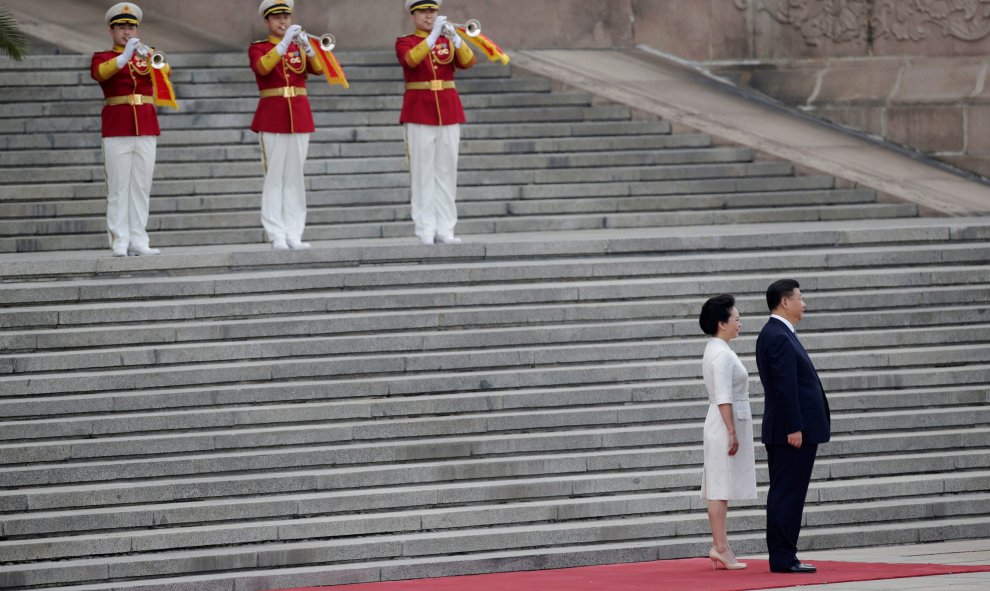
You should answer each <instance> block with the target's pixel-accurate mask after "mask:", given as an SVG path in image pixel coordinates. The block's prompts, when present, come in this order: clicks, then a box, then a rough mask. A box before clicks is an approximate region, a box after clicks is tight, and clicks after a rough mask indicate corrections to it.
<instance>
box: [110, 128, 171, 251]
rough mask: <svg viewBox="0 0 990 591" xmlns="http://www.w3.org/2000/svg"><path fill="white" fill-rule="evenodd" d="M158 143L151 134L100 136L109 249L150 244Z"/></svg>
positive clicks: (144, 246)
mask: <svg viewBox="0 0 990 591" xmlns="http://www.w3.org/2000/svg"><path fill="white" fill-rule="evenodd" d="M157 146H158V138H157V137H155V136H153V135H142V136H134V137H105V138H103V159H104V162H105V164H106V171H107V231H108V232H109V234H110V247H111V248H117V247H120V246H122V247H127V246H133V247H136V248H147V247H148V246H149V240H148V232H147V230H146V228H147V226H148V208H149V205H150V201H151V180H152V178H154V176H155V152H156V148H157Z"/></svg>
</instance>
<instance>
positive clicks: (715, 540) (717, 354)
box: [698, 294, 756, 570]
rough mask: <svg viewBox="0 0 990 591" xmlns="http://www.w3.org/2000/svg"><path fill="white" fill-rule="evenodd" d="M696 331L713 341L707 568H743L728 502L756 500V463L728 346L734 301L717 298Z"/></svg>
mask: <svg viewBox="0 0 990 591" xmlns="http://www.w3.org/2000/svg"><path fill="white" fill-rule="evenodd" d="M698 323H699V324H700V325H701V330H703V331H704V332H705V334H707V335H709V336H711V337H712V338H711V339H710V340H709V341H708V345H707V346H706V347H705V357H704V360H703V361H702V373H703V375H704V377H705V388H706V389H707V390H708V403H709V406H708V416H707V418H706V419H705V432H704V447H705V471H704V474H703V475H702V478H701V498H703V499H707V500H708V522H709V524H711V528H712V549H711V550H710V551H709V552H708V557H709V558H711V560H712V568H715V567H716V565H717V564H718V563H721V564H722V566H724V567H725V568H727V569H730V570H736V569H742V568H746V564H745V563H742V562H739V561H738V560H736V557H735V555H734V554H733V553H732V550H731V549H730V548H729V538H728V525H727V521H728V512H729V501H730V500H740V499H755V498H756V459H755V456H754V453H753V419H752V416H751V412H750V408H749V375H748V374H747V373H746V367H745V366H743V364H742V362H741V361H739V357H737V356H736V354H735V352H734V351H733V350H732V348H731V347H730V346H729V341H731V340H732V339H734V338H736V337H737V336H739V328H740V326H741V325H740V323H739V310H737V309H736V299H735V298H734V297H732V296H731V295H728V294H723V295H718V296H715V297H713V298H711V299H709V300H708V301H707V302H705V305H704V306H703V307H702V308H701V315H700V317H699V318H698Z"/></svg>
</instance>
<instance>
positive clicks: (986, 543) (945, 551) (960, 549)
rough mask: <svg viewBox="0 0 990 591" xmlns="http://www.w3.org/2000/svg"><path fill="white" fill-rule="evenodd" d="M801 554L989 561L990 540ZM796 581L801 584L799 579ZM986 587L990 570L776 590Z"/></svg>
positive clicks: (961, 590)
mask: <svg viewBox="0 0 990 591" xmlns="http://www.w3.org/2000/svg"><path fill="white" fill-rule="evenodd" d="M766 557H767V556H766V555H762V556H754V558H764V559H765V558H766ZM800 557H801V560H804V561H806V562H810V563H812V564H814V562H815V561H816V560H841V561H846V562H886V563H894V564H901V563H913V564H990V540H988V539H983V540H964V541H958V542H942V543H937V544H917V545H911V546H889V547H881V548H851V549H847V550H828V551H822V552H802V553H801V554H800ZM789 576H794V577H799V576H800V575H789ZM795 582H796V583H800V579H799V580H797V581H795ZM987 589H990V573H971V574H965V575H947V576H939V577H919V578H912V579H891V580H886V581H860V582H856V583H833V584H831V585H806V586H794V587H787V588H784V589H781V588H777V589H775V591H912V590H913V591H936V590H937V591H986V590H987Z"/></svg>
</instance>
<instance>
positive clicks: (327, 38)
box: [299, 31, 337, 51]
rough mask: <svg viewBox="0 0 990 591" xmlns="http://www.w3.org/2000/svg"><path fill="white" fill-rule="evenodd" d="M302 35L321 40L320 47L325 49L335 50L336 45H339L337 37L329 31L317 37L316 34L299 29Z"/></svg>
mask: <svg viewBox="0 0 990 591" xmlns="http://www.w3.org/2000/svg"><path fill="white" fill-rule="evenodd" d="M299 35H300V36H305V37H306V38H307V39H316V40H317V41H319V42H320V49H322V50H323V51H333V48H334V47H337V38H336V37H334V36H333V35H331V34H330V33H327V34H326V35H323V36H322V37H317V36H316V35H310V34H309V33H307V32H306V31H299Z"/></svg>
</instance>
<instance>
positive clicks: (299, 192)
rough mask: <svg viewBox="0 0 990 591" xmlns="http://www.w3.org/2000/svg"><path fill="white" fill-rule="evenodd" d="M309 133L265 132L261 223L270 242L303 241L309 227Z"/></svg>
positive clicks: (262, 142)
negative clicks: (307, 168) (307, 171)
mask: <svg viewBox="0 0 990 591" xmlns="http://www.w3.org/2000/svg"><path fill="white" fill-rule="evenodd" d="M309 136H310V134H308V133H269V132H261V154H262V164H264V166H265V188H264V190H263V191H262V193H261V225H262V226H264V228H265V235H266V237H267V238H268V241H269V242H274V241H276V240H290V241H296V242H300V241H302V235H303V230H305V228H306V179H305V177H304V175H303V168H304V167H305V165H306V155H307V154H308V153H309Z"/></svg>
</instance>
